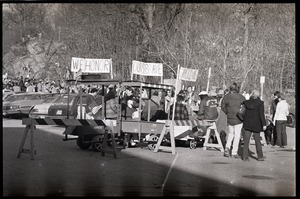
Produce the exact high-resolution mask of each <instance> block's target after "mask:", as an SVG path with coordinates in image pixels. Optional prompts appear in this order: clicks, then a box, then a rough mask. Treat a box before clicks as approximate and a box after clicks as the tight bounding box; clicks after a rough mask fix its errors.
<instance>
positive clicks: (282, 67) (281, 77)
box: [280, 54, 285, 93]
mask: <svg viewBox="0 0 300 199" xmlns="http://www.w3.org/2000/svg"><path fill="white" fill-rule="evenodd" d="M284 64H285V54H283V61H282V66H281V71H280V92H281V93H282V91H283V89H282V79H283V71H284Z"/></svg>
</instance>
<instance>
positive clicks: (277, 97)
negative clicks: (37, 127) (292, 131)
mask: <svg viewBox="0 0 300 199" xmlns="http://www.w3.org/2000/svg"><path fill="white" fill-rule="evenodd" d="M3 85H4V90H11V91H14V92H20V91H21V92H22V91H23V92H49V93H66V92H67V88H66V84H65V82H63V81H45V80H43V79H39V80H35V79H28V78H23V77H22V76H21V77H20V78H17V79H6V81H5V82H4V83H3ZM69 89H70V92H71V93H78V92H79V89H80V87H79V85H72V86H70V88H69ZM81 89H82V92H85V93H89V94H90V98H88V100H87V110H86V113H87V115H88V116H89V118H92V119H99V118H101V114H99V113H100V110H101V108H103V107H105V117H106V118H108V119H115V118H117V116H118V101H117V99H118V97H119V99H120V104H121V117H123V118H124V119H126V120H135V119H141V120H146V121H156V120H159V119H160V120H166V119H172V118H174V119H175V120H189V119H192V118H193V119H195V118H196V119H198V120H216V119H217V118H218V116H219V114H220V111H223V112H224V113H225V115H226V117H227V125H228V133H227V135H226V140H225V152H224V156H225V157H230V156H231V157H234V158H242V159H243V160H244V161H249V154H248V150H249V142H250V138H251V136H252V135H253V137H254V140H255V146H256V150H257V160H258V161H262V160H264V159H265V156H263V151H262V144H261V141H260V132H262V131H266V129H267V126H268V127H270V126H273V133H272V135H273V138H272V137H271V135H270V134H269V135H267V136H266V138H267V139H266V140H267V143H268V144H272V145H273V147H282V148H285V147H286V146H287V134H286V123H287V116H288V114H289V104H288V103H287V101H286V100H285V98H284V95H283V93H280V92H278V91H276V92H275V93H274V100H273V101H272V105H271V109H270V112H271V115H272V121H271V123H270V124H268V125H267V120H266V117H265V113H264V111H265V109H264V102H263V101H262V100H261V99H260V97H259V95H260V93H259V91H258V90H256V89H252V90H251V91H250V92H249V93H246V92H243V94H241V93H240V91H239V87H238V85H237V84H236V83H233V84H232V85H231V86H230V87H229V89H225V90H223V89H218V88H217V87H212V88H211V90H210V91H209V92H207V91H201V92H200V93H199V94H198V95H197V94H196V93H195V92H194V90H193V88H192V87H191V86H188V87H187V88H186V89H184V90H180V91H179V92H178V93H177V94H175V92H174V90H173V89H170V90H163V89H160V90H155V89H153V90H152V92H151V93H149V90H146V89H143V90H142V93H140V89H139V88H134V87H125V88H122V87H120V86H118V85H109V86H108V87H105V91H103V90H102V87H100V86H97V85H83V86H82V87H81ZM4 90H3V91H4ZM103 95H104V102H105V106H102V104H101V103H102V100H97V99H100V98H99V96H103ZM140 97H141V98H142V100H141V104H140V100H139V99H140ZM175 97H176V99H175ZM174 104H176V105H175V107H176V108H175V110H174V111H173V107H174ZM218 108H219V109H218ZM242 110H243V113H242V115H243V117H242V118H240V117H239V114H241V111H242ZM173 114H174V116H173ZM140 117H141V118H140ZM241 140H243V142H244V147H243V153H242V154H240V155H239V154H238V148H239V146H240V141H241ZM241 155H242V156H241Z"/></svg>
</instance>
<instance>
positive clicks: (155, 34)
mask: <svg viewBox="0 0 300 199" xmlns="http://www.w3.org/2000/svg"><path fill="white" fill-rule="evenodd" d="M6 8H7V9H5V10H4V13H3V53H4V54H3V57H4V66H3V67H4V70H3V72H5V71H8V72H9V73H10V75H20V74H23V73H24V74H25V73H26V72H28V69H27V71H26V70H24V69H23V68H24V65H25V66H26V67H27V68H31V71H32V72H33V74H34V75H36V76H37V77H36V78H40V77H43V78H45V77H49V78H50V79H54V78H57V77H60V78H63V77H64V75H63V74H64V73H65V72H66V67H67V66H68V67H69V66H70V65H71V58H72V57H81V58H98V59H109V58H112V62H113V69H114V72H115V74H114V75H115V77H118V78H121V77H122V78H123V79H129V78H130V72H131V63H132V60H138V61H142V62H157V63H163V65H164V78H170V77H171V75H172V74H171V72H172V71H176V70H177V65H178V64H179V65H180V66H182V67H186V68H193V69H199V73H198V80H197V83H196V84H195V85H196V89H197V90H198V91H199V90H200V89H204V88H206V83H207V74H208V68H209V67H212V77H211V82H210V85H212V86H217V87H222V86H228V85H229V84H230V83H232V82H233V81H235V82H237V83H238V84H240V85H241V89H242V90H248V89H250V88H252V87H253V86H254V87H256V88H258V89H259V88H260V76H261V75H264V76H265V77H266V80H265V87H264V91H265V92H264V93H265V95H267V96H270V94H271V93H273V92H274V91H275V90H279V91H283V90H285V89H295V4H195V3H193V4H128V3H126V4H100V3H99V4H75V3H74V4H29V3H26V4H20V3H18V4H7V6H6ZM39 33H41V35H39ZM28 35H30V36H31V37H35V39H31V40H30V39H28V38H27V36H28ZM39 37H41V40H39ZM33 44H35V45H33ZM32 46H35V47H36V48H35V49H34V50H30V49H32V48H30V47H32ZM39 46H40V47H39ZM20 49H23V50H20ZM39 53H40V54H39ZM33 54H34V56H33ZM37 57H38V58H37ZM24 59H25V60H26V61H24ZM12 68H13V70H12ZM57 68H59V70H57ZM54 69H55V70H57V71H56V72H53V71H54ZM47 71H48V72H47ZM49 71H50V72H49ZM52 76H53V77H52ZM146 79H147V81H155V79H154V78H150V77H147V78H146ZM191 84H192V83H189V82H186V85H191Z"/></svg>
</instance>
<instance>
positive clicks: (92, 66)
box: [71, 57, 112, 73]
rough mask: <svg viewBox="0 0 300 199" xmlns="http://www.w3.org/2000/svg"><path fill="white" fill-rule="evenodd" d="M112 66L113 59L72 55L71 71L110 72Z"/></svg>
mask: <svg viewBox="0 0 300 199" xmlns="http://www.w3.org/2000/svg"><path fill="white" fill-rule="evenodd" d="M111 68H112V61H111V59H84V58H77V57H72V63H71V71H72V72H78V71H79V70H80V69H81V71H82V72H83V73H110V70H111Z"/></svg>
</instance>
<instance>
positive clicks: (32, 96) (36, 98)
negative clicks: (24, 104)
mask: <svg viewBox="0 0 300 199" xmlns="http://www.w3.org/2000/svg"><path fill="white" fill-rule="evenodd" d="M27 99H28V100H40V99H42V97H41V95H31V96H28V98H26V100H27Z"/></svg>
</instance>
